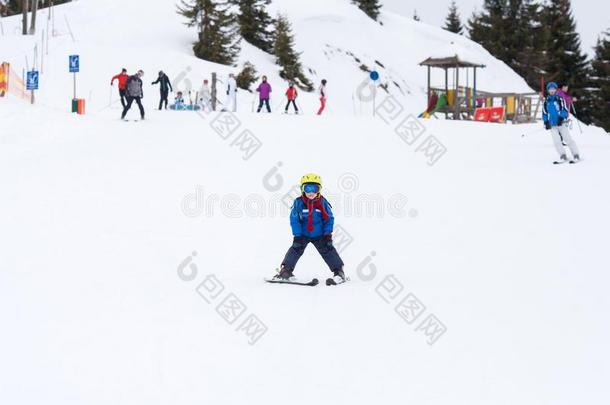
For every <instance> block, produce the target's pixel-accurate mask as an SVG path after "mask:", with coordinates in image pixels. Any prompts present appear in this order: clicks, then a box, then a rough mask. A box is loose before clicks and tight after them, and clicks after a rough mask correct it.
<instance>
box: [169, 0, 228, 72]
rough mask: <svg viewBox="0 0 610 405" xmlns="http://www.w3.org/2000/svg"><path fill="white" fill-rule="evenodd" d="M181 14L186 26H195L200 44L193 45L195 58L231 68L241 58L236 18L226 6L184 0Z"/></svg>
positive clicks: (206, 0)
mask: <svg viewBox="0 0 610 405" xmlns="http://www.w3.org/2000/svg"><path fill="white" fill-rule="evenodd" d="M177 8H178V13H179V14H181V15H183V16H184V17H186V18H187V20H188V22H186V23H185V24H186V25H188V26H189V27H193V26H196V27H197V29H198V31H199V34H198V36H199V38H198V41H197V42H195V43H194V44H193V51H194V52H195V56H197V57H198V58H200V59H205V60H208V61H210V62H216V63H221V64H223V65H231V64H233V62H234V61H235V58H236V57H237V55H238V54H239V50H240V48H239V39H238V38H237V36H238V35H237V30H238V27H237V24H236V21H235V17H234V16H233V15H232V14H230V13H229V12H228V9H227V6H226V3H216V2H214V1H213V0H190V1H189V2H186V1H185V0H181V4H180V5H179V6H177Z"/></svg>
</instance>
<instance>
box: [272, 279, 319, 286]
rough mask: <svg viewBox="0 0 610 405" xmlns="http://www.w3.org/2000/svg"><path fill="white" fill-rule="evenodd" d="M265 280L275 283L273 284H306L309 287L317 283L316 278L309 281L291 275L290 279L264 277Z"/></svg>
mask: <svg viewBox="0 0 610 405" xmlns="http://www.w3.org/2000/svg"><path fill="white" fill-rule="evenodd" d="M265 281H266V282H268V283H275V284H294V285H306V286H310V287H314V286H316V285H318V283H319V281H318V279H317V278H314V279H312V280H311V281H301V280H299V279H297V278H295V277H292V278H291V279H288V280H285V279H281V278H276V277H273V278H265Z"/></svg>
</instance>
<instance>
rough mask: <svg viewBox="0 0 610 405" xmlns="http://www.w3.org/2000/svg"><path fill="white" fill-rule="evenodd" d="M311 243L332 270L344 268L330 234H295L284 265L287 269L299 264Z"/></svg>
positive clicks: (292, 268)
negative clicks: (313, 236) (308, 235)
mask: <svg viewBox="0 0 610 405" xmlns="http://www.w3.org/2000/svg"><path fill="white" fill-rule="evenodd" d="M309 243H311V244H313V245H314V246H315V248H316V249H317V250H318V253H320V256H322V259H324V261H325V262H326V265H327V266H328V268H329V269H330V270H331V271H332V270H337V269H341V268H343V260H341V257H339V253H338V252H337V249H335V247H334V246H333V240H332V237H331V236H330V235H327V236H321V237H319V238H307V237H304V236H295V238H294V241H293V242H292V246H290V248H289V249H288V252H286V256H285V257H284V261H283V262H282V265H283V266H284V267H285V268H286V269H289V270H294V267H295V266H296V265H297V262H298V261H299V259H300V258H301V256H302V255H303V252H305V248H306V247H307V245H308V244H309Z"/></svg>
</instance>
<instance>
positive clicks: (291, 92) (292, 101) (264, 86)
mask: <svg viewBox="0 0 610 405" xmlns="http://www.w3.org/2000/svg"><path fill="white" fill-rule="evenodd" d="M256 91H257V93H258V108H257V110H256V112H257V113H260V112H261V110H262V109H263V107H266V109H267V112H269V113H270V112H271V106H270V105H269V101H270V99H271V92H272V89H271V85H270V84H269V82H268V81H267V76H263V77H262V81H261V83H260V84H259V85H258V87H257V88H256ZM284 95H285V96H286V100H287V102H286V107H285V108H284V113H285V114H288V110H289V108H290V106H291V105H292V107H293V109H294V112H295V114H298V113H299V107H298V105H297V102H296V100H297V97H298V96H299V92H298V90H297V88H296V86H295V84H294V83H293V82H290V83H289V85H288V89H287V90H286V92H285V93H284ZM318 95H319V97H320V108H319V109H318V115H321V114H322V112H323V111H324V108H325V107H326V79H323V80H322V81H321V82H320V86H319V87H318Z"/></svg>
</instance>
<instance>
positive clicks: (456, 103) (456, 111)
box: [453, 65, 460, 120]
mask: <svg viewBox="0 0 610 405" xmlns="http://www.w3.org/2000/svg"><path fill="white" fill-rule="evenodd" d="M459 95H460V67H459V65H456V66H455V95H454V96H453V119H454V120H459V119H460V97H459Z"/></svg>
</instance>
